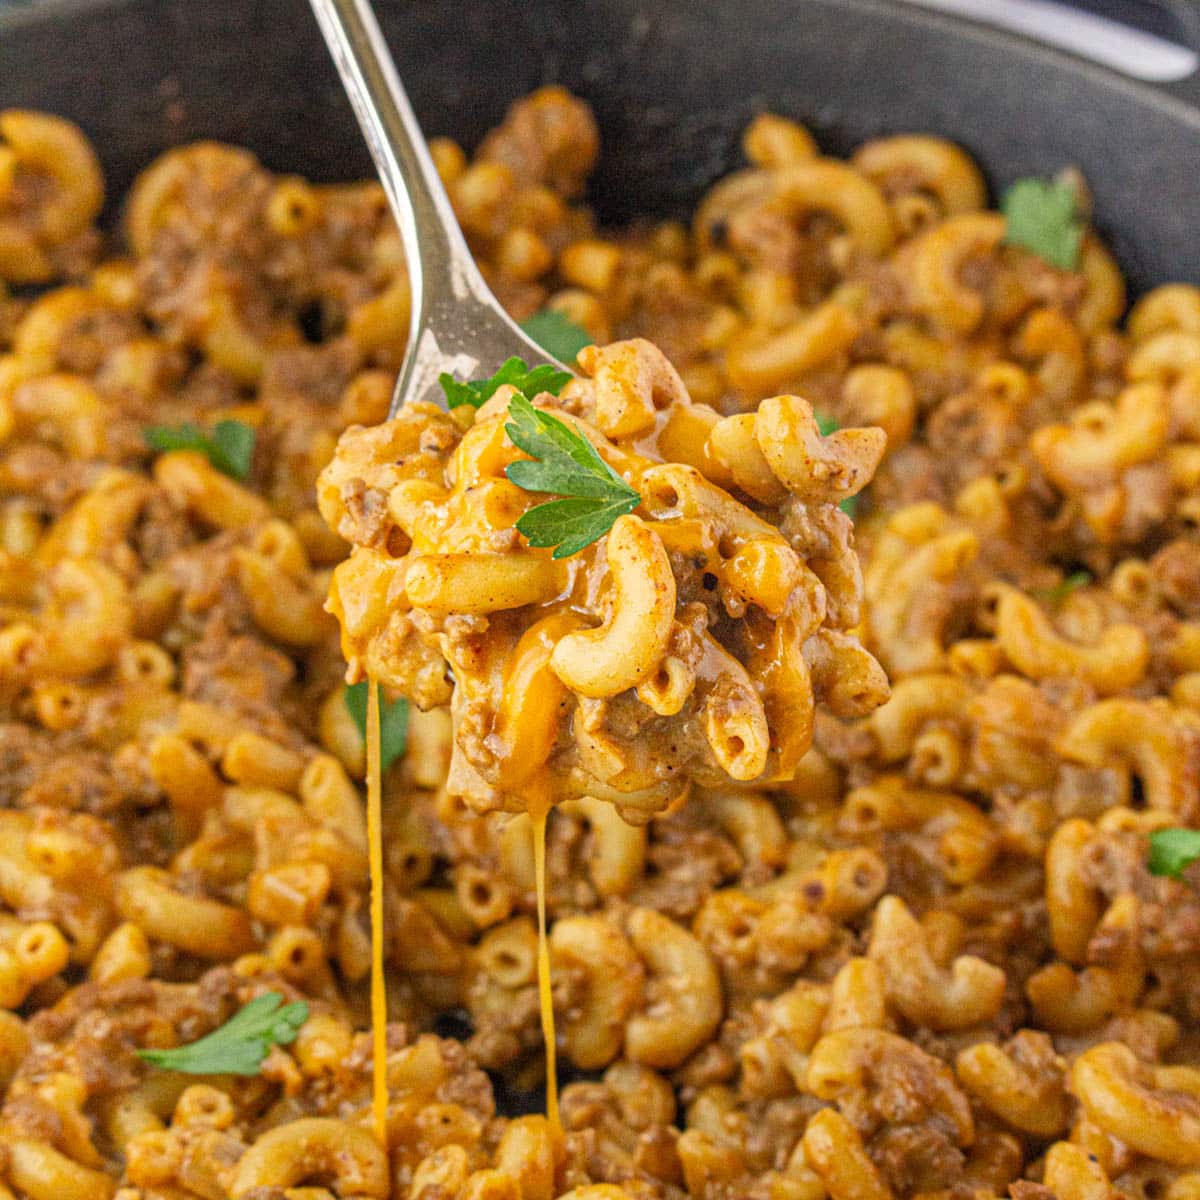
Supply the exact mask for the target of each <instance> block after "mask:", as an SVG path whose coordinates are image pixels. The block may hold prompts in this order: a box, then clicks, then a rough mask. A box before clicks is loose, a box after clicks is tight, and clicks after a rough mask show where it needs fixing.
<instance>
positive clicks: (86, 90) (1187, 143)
mask: <svg viewBox="0 0 1200 1200" xmlns="http://www.w3.org/2000/svg"><path fill="white" fill-rule="evenodd" d="M0 2H2V0H0ZM1184 2H1185V0H1175V3H1177V4H1183V3H1184ZM375 5H376V9H377V10H378V12H379V14H380V17H381V20H382V24H383V27H384V29H385V32H386V33H387V35H388V39H389V41H390V43H391V46H392V49H393V52H394V54H395V56H396V59H397V63H398V65H399V68H400V71H401V74H402V76H403V78H404V81H405V83H406V84H407V86H408V90H409V93H410V95H411V97H412V100H413V103H414V105H415V107H416V109H417V112H418V115H419V116H420V118H421V122H422V124H423V126H424V128H425V130H426V132H427V133H428V134H430V135H433V134H450V135H452V136H454V137H456V138H458V139H459V140H460V141H462V142H464V143H465V144H466V145H468V146H470V145H473V144H474V143H475V142H476V141H478V139H479V138H480V137H481V136H482V135H483V133H484V132H485V131H486V130H487V129H488V128H489V127H490V126H491V125H493V124H495V122H496V121H497V120H498V119H499V117H500V116H501V114H502V113H503V111H504V108H505V106H506V105H507V104H508V103H509V102H510V101H512V100H514V99H516V98H517V97H518V96H520V95H522V94H523V93H525V92H528V91H529V90H531V89H532V88H534V87H536V86H537V85H538V84H540V83H543V82H547V81H556V82H561V83H564V84H566V85H567V86H568V87H570V88H571V89H572V90H573V91H575V92H577V93H579V94H580V95H582V96H584V97H586V98H587V99H588V100H589V101H591V103H592V104H593V106H594V107H595V109H596V113H597V116H598V117H599V122H600V127H601V130H602V135H603V146H604V151H603V161H602V162H601V165H600V169H599V171H598V172H597V177H596V183H595V187H594V191H593V194H592V196H591V200H592V201H593V203H594V204H595V205H596V207H597V208H598V210H599V213H600V216H601V219H602V220H603V221H606V222H609V223H614V224H615V223H618V222H620V221H622V220H625V219H627V218H629V217H632V216H636V215H641V214H664V215H665V214H675V215H681V216H682V215H686V214H687V212H688V211H689V210H690V208H691V207H692V206H693V205H694V203H695V201H696V199H697V198H698V196H699V195H700V193H701V192H702V191H703V189H704V188H705V187H706V186H707V185H708V184H709V183H711V182H712V181H713V180H714V179H716V178H717V177H718V176H719V175H721V174H722V173H723V172H725V171H727V170H729V169H730V168H731V167H733V166H735V165H737V164H738V161H739V155H738V136H739V134H740V132H741V130H742V128H743V127H744V125H745V124H746V122H747V120H748V119H749V118H750V117H751V116H752V115H753V114H754V113H755V112H758V111H761V110H762V109H764V108H772V109H774V110H776V111H779V112H783V113H787V114H790V115H793V116H796V117H798V118H800V119H802V120H803V121H805V122H806V123H807V124H808V125H809V126H810V127H811V128H812V129H813V130H814V131H815V132H816V133H817V135H818V136H819V138H820V140H821V142H822V144H823V146H824V147H825V148H826V149H828V150H830V151H832V152H835V153H840V152H845V151H848V150H850V149H851V148H853V147H854V146H855V145H856V144H857V143H859V142H861V141H863V140H864V139H865V138H868V137H871V136H874V135H876V134H881V133H887V132H899V131H934V132H939V133H942V134H945V135H947V136H949V137H952V138H954V139H956V140H957V141H959V142H961V143H962V144H963V145H965V146H966V147H968V148H969V149H970V150H971V151H972V152H973V153H974V154H975V155H976V157H977V158H978V159H979V161H980V162H981V163H982V165H983V166H984V168H985V169H986V171H987V172H988V175H989V178H990V180H991V182H992V183H993V185H995V186H997V187H1000V186H1003V185H1004V184H1006V183H1008V182H1010V181H1011V180H1013V179H1015V178H1017V177H1019V176H1022V175H1029V174H1050V173H1053V172H1054V171H1057V170H1058V169H1059V168H1060V167H1062V166H1064V165H1067V164H1075V165H1077V166H1079V167H1081V168H1082V169H1083V170H1084V172H1085V173H1086V175H1087V177H1088V180H1089V182H1090V184H1091V186H1092V188H1093V190H1094V194H1095V201H1096V215H1097V222H1098V224H1099V226H1100V227H1101V229H1102V230H1103V232H1104V233H1105V234H1107V235H1108V237H1109V238H1110V239H1111V243H1112V245H1113V246H1114V248H1115V249H1116V252H1117V255H1118V257H1119V258H1120V260H1121V262H1122V263H1123V265H1124V267H1125V269H1126V271H1127V273H1128V275H1129V278H1130V281H1131V283H1132V285H1133V287H1134V289H1135V290H1141V289H1144V288H1146V287H1148V286H1151V285H1152V284H1154V283H1157V282H1162V281H1165V280H1168V279H1172V280H1178V279H1182V280H1188V281H1192V282H1197V283H1200V236H1197V235H1196V233H1195V231H1194V223H1195V216H1196V215H1200V81H1196V80H1192V81H1188V82H1187V83H1185V84H1184V85H1175V86H1174V87H1173V88H1171V89H1166V88H1158V89H1156V88H1154V87H1151V86H1150V85H1146V84H1138V83H1132V82H1129V81H1128V80H1126V79H1124V78H1122V77H1121V76H1119V75H1117V74H1115V73H1113V72H1111V71H1108V70H1106V69H1103V68H1100V67H1095V66H1091V65H1088V64H1085V63H1083V62H1081V61H1078V60H1076V59H1074V58H1072V57H1071V56H1069V55H1066V54H1062V53H1058V52H1055V51H1051V50H1047V49H1043V48H1041V47H1039V46H1037V45H1035V44H1034V43H1032V42H1027V41H1025V40H1023V39H1021V38H1017V37H1013V36H1009V35H1006V34H1001V33H997V32H993V31H991V30H987V29H984V28H981V27H977V26H973V25H971V24H968V23H965V22H962V21H957V20H953V19H949V18H946V17H942V16H937V15H931V14H929V13H926V12H922V11H920V10H917V9H913V8H910V7H908V6H906V5H904V4H902V3H897V2H895V0H375ZM1183 11H1184V12H1185V15H1190V16H1192V17H1193V18H1195V19H1193V20H1192V22H1191V24H1192V27H1193V28H1200V17H1198V16H1197V15H1196V12H1195V10H1194V9H1193V10H1190V11H1189V10H1183ZM1172 92H1174V93H1175V94H1172ZM1191 101H1194V102H1195V103H1196V104H1197V106H1198V107H1196V108H1193V107H1192V106H1191ZM11 106H22V107H32V108H41V109H46V110H48V111H51V112H57V113H60V114H62V115H63V116H67V117H70V118H72V119H73V120H75V121H77V122H79V124H81V125H82V126H83V128H84V129H85V130H86V131H87V132H88V134H89V135H90V136H91V137H92V139H93V142H94V144H95V145H96V147H97V149H98V150H99V153H100V156H101V158H102V159H103V160H104V167H105V172H106V176H107V180H108V184H109V194H110V196H113V197H120V196H121V195H122V194H123V193H124V191H125V189H126V188H127V187H128V185H129V183H130V182H131V180H132V179H133V177H134V175H135V174H136V173H137V171H138V170H140V169H141V168H142V167H143V166H145V165H146V164H147V163H148V162H149V161H150V160H151V159H152V158H153V157H154V156H155V155H156V154H158V153H159V152H160V151H162V150H163V149H165V148H167V147H168V146H171V145H174V144H177V143H179V142H185V141H190V140H193V139H196V138H204V137H207V138H217V139H220V140H223V141H229V142H234V143H237V144H239V145H243V146H248V147H250V148H251V149H252V150H254V151H255V152H256V153H257V154H258V155H259V156H260V157H261V158H262V159H263V160H264V161H265V162H266V163H267V165H268V166H270V167H273V168H276V169H278V170H284V171H295V172H299V173H302V174H305V175H310V176H313V177H315V178H318V179H328V180H335V179H347V178H356V177H363V176H366V175H368V174H369V172H370V170H371V164H370V162H369V160H368V158H367V154H366V151H365V149H364V148H363V145H362V141H361V138H360V135H359V132H358V129H357V127H356V125H355V124H354V120H353V118H352V116H351V113H350V109H349V107H348V105H347V104H346V102H345V100H344V98H343V96H342V92H341V88H340V86H339V84H338V82H337V80H336V78H335V76H334V74H333V69H332V67H331V66H330V63H329V59H328V57H327V53H326V50H325V47H324V45H323V43H322V42H321V40H320V37H319V34H318V32H317V28H316V25H315V22H314V21H313V19H312V16H311V15H310V13H309V11H308V7H307V4H306V3H305V0H51V3H49V4H48V5H46V6H45V7H42V8H38V9H34V10H32V11H20V12H8V13H7V14H4V13H0V107H11ZM446 1021H448V1022H449V1024H447V1025H446V1027H444V1028H442V1027H441V1024H445V1022H446ZM438 1031H439V1032H441V1033H443V1034H444V1035H447V1036H458V1035H461V1034H462V1033H463V1032H464V1030H462V1029H459V1028H457V1027H456V1026H455V1025H454V1018H453V1014H451V1015H450V1016H449V1017H448V1018H445V1019H444V1020H443V1022H442V1023H440V1025H439V1030H438ZM566 1081H567V1078H566V1076H565V1075H564V1079H563V1082H566ZM497 1100H498V1104H499V1106H500V1108H501V1110H502V1111H504V1112H507V1113H510V1114H514V1113H517V1112H521V1111H541V1106H542V1099H541V1096H540V1094H537V1093H530V1094H519V1095H518V1094H514V1093H511V1092H509V1091H508V1090H507V1089H505V1088H503V1087H500V1088H498V1094H497Z"/></svg>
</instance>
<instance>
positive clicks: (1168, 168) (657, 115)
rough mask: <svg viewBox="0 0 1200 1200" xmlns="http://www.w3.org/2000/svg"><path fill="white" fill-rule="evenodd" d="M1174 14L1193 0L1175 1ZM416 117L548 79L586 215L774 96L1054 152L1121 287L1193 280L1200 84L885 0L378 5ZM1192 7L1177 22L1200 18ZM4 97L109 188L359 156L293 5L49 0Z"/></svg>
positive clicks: (1049, 166)
mask: <svg viewBox="0 0 1200 1200" xmlns="http://www.w3.org/2000/svg"><path fill="white" fill-rule="evenodd" d="M1171 2H1173V3H1174V4H1175V6H1176V7H1177V9H1180V10H1181V11H1183V12H1184V13H1185V15H1186V14H1187V13H1188V11H1189V10H1188V7H1187V4H1188V0H1171ZM376 7H377V9H378V10H379V12H380V16H381V19H382V23H383V26H384V29H385V31H386V33H387V35H388V40H389V42H390V43H391V45H392V49H393V51H394V53H395V56H396V59H397V62H398V65H399V67H400V71H401V74H402V75H403V77H404V80H405V82H406V84H407V85H408V89H409V92H410V94H411V96H412V98H413V102H414V104H415V106H416V109H417V112H418V114H419V116H420V118H421V121H422V124H423V125H424V128H425V129H426V131H427V132H428V133H429V134H430V135H433V134H443V133H444V134H450V135H452V136H454V137H456V138H458V139H460V140H461V141H463V142H464V143H466V144H467V145H468V146H469V145H472V144H473V143H474V142H475V141H477V140H478V139H479V137H480V136H481V135H482V134H483V132H484V131H485V130H486V129H487V128H488V127H489V126H490V125H492V124H493V123H495V122H496V120H497V119H498V118H499V117H500V115H501V114H502V113H503V111H504V108H505V106H506V105H507V104H508V103H509V102H510V101H511V100H513V99H515V98H516V97H517V96H519V95H521V94H522V93H524V92H527V91H529V90H530V89H531V88H533V87H535V86H536V85H538V84H539V83H542V82H546V81H549V80H554V81H558V82H561V83H564V84H566V85H567V86H569V87H570V88H572V89H573V90H575V91H576V92H578V93H580V94H581V95H583V96H585V97H586V98H587V99H588V100H589V101H591V103H592V104H593V105H594V106H595V108H596V111H597V114H598V116H599V120H600V126H601V129H602V132H603V144H604V161H603V162H602V164H601V167H600V170H599V171H598V172H597V176H596V184H595V188H594V192H593V195H592V197H591V199H592V201H593V203H594V204H595V205H596V207H597V208H598V210H599V213H600V216H601V219H602V220H603V221H606V222H610V223H616V222H619V221H622V220H624V219H626V218H628V217H631V216H633V215H636V214H647V213H650V214H677V215H682V214H684V213H686V212H687V210H688V209H689V207H690V206H691V205H692V204H694V202H695V200H696V198H697V196H698V195H699V194H700V192H701V191H702V190H703V188H704V187H705V186H706V185H707V184H708V183H710V182H711V181H712V180H713V179H715V178H716V177H717V176H718V175H720V174H721V173H722V172H723V171H725V170H728V169H729V168H730V167H732V166H734V165H736V163H737V161H738V153H737V137H738V133H739V131H740V130H741V128H742V127H743V125H744V124H745V122H746V121H747V119H748V118H749V117H750V116H751V115H753V114H754V113H755V112H756V111H759V110H761V109H763V108H767V107H770V108H773V109H775V110H777V111H780V112H784V113H787V114H790V115H793V116H796V117H798V118H800V119H802V120H804V121H805V122H806V123H807V124H809V125H810V126H811V127H812V128H813V129H814V131H815V132H816V133H817V134H818V136H819V138H820V139H821V141H822V144H823V145H824V146H825V147H826V148H827V149H828V150H830V151H832V152H844V151H847V150H849V149H850V148H851V147H853V146H854V145H855V144H856V143H858V142H860V141H862V140H863V139H864V138H867V137H870V136H873V135H875V134H880V133H886V132H896V131H914V130H921V131H925V130H929V131H935V132H939V133H942V134H945V135H948V136H950V137H952V138H954V139H956V140H957V141H959V142H961V143H962V144H964V145H965V146H966V147H967V148H968V149H970V150H971V151H972V152H973V153H974V154H975V155H976V157H977V158H978V159H979V161H980V162H981V163H982V164H983V166H984V168H985V169H986V171H987V172H988V175H989V179H990V181H991V182H992V184H993V185H995V186H997V187H999V186H1003V185H1004V184H1006V183H1008V182H1010V181H1011V180H1013V179H1014V178H1017V177H1019V176H1022V175H1029V174H1050V173H1053V172H1054V171H1057V170H1058V169H1059V168H1060V167H1063V166H1065V165H1067V164H1075V165H1077V166H1079V167H1081V168H1082V169H1083V171H1084V172H1085V174H1086V175H1087V178H1088V181H1089V183H1090V184H1091V186H1092V188H1093V189H1094V193H1095V201H1096V219H1097V223H1098V225H1099V227H1100V228H1101V230H1102V231H1103V232H1104V233H1105V234H1106V235H1107V236H1108V237H1109V238H1110V240H1111V244H1112V245H1113V246H1114V248H1115V250H1116V252H1117V255H1118V258H1119V259H1120V260H1121V262H1122V264H1123V266H1124V268H1125V270H1126V272H1127V273H1128V276H1129V278H1130V281H1131V283H1132V285H1133V288H1134V289H1135V291H1136V290H1141V289H1144V288H1146V287H1148V286H1150V285H1152V284H1154V283H1158V282H1163V281H1165V280H1168V279H1172V280H1176V279H1179V280H1187V281H1191V282H1197V283H1200V237H1198V236H1197V234H1196V228H1195V222H1196V216H1197V215H1198V214H1200V108H1198V107H1193V106H1192V102H1195V103H1196V104H1198V105H1200V82H1198V81H1197V80H1196V79H1195V77H1193V79H1192V80H1189V81H1186V82H1185V83H1183V84H1176V85H1170V86H1168V87H1155V86H1152V85H1149V84H1142V83H1135V82H1131V81H1129V80H1127V79H1125V78H1123V77H1122V76H1120V75H1117V74H1116V73H1114V72H1112V71H1109V70H1107V69H1105V68H1102V67H1097V66H1093V65H1091V64H1088V63H1084V62H1082V61H1080V60H1077V59H1075V58H1073V57H1072V56H1070V55H1068V54H1064V53H1060V52H1057V51H1053V50H1049V49H1045V48H1043V47H1040V46H1038V45H1036V44H1034V43H1032V42H1030V41H1026V40H1024V39H1022V38H1019V37H1015V36H1011V35H1008V34H1003V33H999V32H995V31H993V30H990V29H986V28H983V27H980V26H976V25H972V24H969V23H967V22H964V21H959V20H955V19H953V18H947V17H944V16H940V15H936V14H931V13H928V12H925V11H922V10H919V9H915V8H912V7H910V6H908V5H905V4H902V3H897V2H895V0H376ZM1190 11H1191V14H1192V27H1193V28H1196V27H1198V26H1200V19H1198V18H1197V17H1196V15H1195V8H1194V6H1193V8H1192V9H1191V10H1190ZM0 105H2V106H15V105H19V106H26V107H36V108H43V109H47V110H50V111H53V112H58V113H61V114H63V115H64V116H68V117H71V118H73V119H74V120H76V121H78V122H79V123H80V124H81V125H82V126H83V127H84V128H85V129H86V130H87V132H88V133H89V134H90V135H91V137H92V138H93V140H94V142H95V144H96V146H97V147H98V149H99V152H100V155H101V157H102V158H103V159H104V165H105V170H106V173H107V178H108V181H109V191H110V195H112V196H120V195H121V194H122V193H123V192H124V190H125V188H126V187H127V186H128V184H129V182H130V180H131V179H132V178H133V176H134V174H135V173H136V172H137V170H138V169H139V168H140V167H142V166H144V165H145V164H146V163H147V162H148V161H149V160H150V159H151V158H153V157H154V156H155V155H156V154H157V153H159V151H161V150H163V149H164V148H165V147H167V146H169V145H172V144H175V143H177V142H181V141H187V140H191V139H194V138H200V137H211V138H218V139H221V140H225V141H230V142H236V143H239V144H241V145H244V146H248V147H250V148H251V149H252V150H254V151H256V152H257V153H258V154H259V155H260V156H261V157H262V159H263V160H264V161H265V162H266V163H267V164H268V165H269V166H271V167H274V168H277V169H281V170H290V171H298V172H301V173H303V174H307V175H311V176H314V177H316V178H319V179H345V178H349V177H357V176H364V175H366V174H367V173H368V172H369V170H370V163H369V161H368V159H367V156H366V153H365V151H364V149H363V147H362V144H361V140H360V137H359V134H358V130H357V129H356V128H355V125H354V122H353V120H352V118H351V115H350V110H349V108H348V106H347V104H346V102H345V100H344V99H343V97H342V94H341V91H340V88H339V86H338V84H337V81H336V79H335V77H334V74H333V70H332V68H331V66H330V63H329V61H328V58H327V55H326V51H325V48H324V46H323V45H322V43H321V40H320V37H319V35H318V33H317V29H316V25H315V23H314V21H313V19H312V17H311V15H310V13H309V11H308V8H307V5H306V4H305V3H304V0H50V3H49V4H47V5H46V6H45V7H42V8H38V9H34V10H31V11H22V12H16V13H14V12H9V13H8V14H7V15H2V14H0Z"/></svg>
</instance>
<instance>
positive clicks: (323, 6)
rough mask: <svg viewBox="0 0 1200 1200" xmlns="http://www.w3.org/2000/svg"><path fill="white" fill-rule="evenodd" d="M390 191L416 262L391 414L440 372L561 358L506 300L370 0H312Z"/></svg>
mask: <svg viewBox="0 0 1200 1200" xmlns="http://www.w3.org/2000/svg"><path fill="white" fill-rule="evenodd" d="M309 3H310V4H311V6H312V10H313V13H314V14H315V15H316V18H317V23H318V24H319V25H320V27H321V33H322V35H323V36H324V38H325V44H326V45H327V46H328V47H329V52H330V54H331V55H332V56H333V61H334V64H335V66H336V67H337V71H338V75H339V76H341V80H342V84H343V86H344V87H345V89H346V95H347V96H348V97H349V98H350V103H351V105H352V107H353V108H354V114H355V116H356V117H357V118H358V124H359V127H360V128H361V129H362V132H363V136H364V138H365V139H366V142H367V146H368V148H369V149H370V151H371V157H372V158H373V159H374V160H375V167H376V169H377V170H378V172H379V180H380V182H381V183H382V184H383V189H384V191H385V192H386V193H387V198H388V202H389V203H390V204H391V206H392V212H393V213H394V214H395V217H396V222H397V224H398V225H399V227H400V237H401V239H402V240H403V243H404V256H405V259H406V260H407V263H408V276H409V285H410V287H411V290H412V321H411V325H410V330H409V342H408V355H407V357H406V358H405V360H404V366H403V367H402V368H401V371H400V374H399V377H398V378H397V380H396V388H395V391H393V393H392V404H391V408H390V409H389V410H388V415H389V416H393V417H394V416H395V415H396V414H397V413H398V412H399V411H400V409H401V408H402V407H403V406H404V405H405V404H407V403H408V402H409V401H410V400H418V399H434V398H437V395H439V394H437V393H436V385H437V379H438V375H439V374H441V372H443V371H449V372H451V373H452V374H454V375H455V376H457V377H459V378H467V379H471V378H480V377H486V376H488V375H492V374H494V372H495V371H496V369H497V368H498V367H500V365H501V364H502V363H503V362H504V361H505V359H508V358H511V357H512V356H513V355H516V356H518V357H520V358H522V359H524V360H525V361H526V362H527V363H529V364H530V365H531V366H533V365H535V364H538V363H551V364H553V365H554V366H557V367H562V364H561V363H559V362H558V361H557V360H556V359H554V358H553V357H551V356H550V355H548V354H547V353H546V352H545V351H544V350H543V349H542V348H541V347H540V346H539V345H538V344H537V343H536V342H534V341H532V340H531V339H530V338H529V337H528V335H526V334H525V333H524V332H523V331H522V330H521V328H520V327H519V326H518V325H517V324H516V322H515V321H513V320H512V318H511V317H509V315H508V314H507V313H506V312H505V311H504V309H503V308H502V307H501V306H500V302H499V301H498V300H497V299H496V297H495V296H494V295H493V294H492V291H491V288H489V287H488V285H487V283H486V282H485V281H484V278H483V276H482V275H481V274H480V273H479V268H478V267H477V266H476V265H475V260H474V259H473V258H472V256H471V251H470V250H469V249H468V247H467V243H466V239H465V238H464V237H463V235H462V231H461V230H460V229H459V227H458V221H457V219H456V218H455V216H454V209H453V208H452V207H451V206H450V198H449V197H448V196H447V195H446V189H445V188H444V187H443V186H442V181H441V179H440V178H439V177H438V173H437V169H436V168H435V167H434V165H433V159H432V158H431V157H430V154H429V150H428V147H427V146H426V144H425V138H424V136H423V135H422V133H421V127H420V125H419V124H418V122H417V118H416V114H415V113H414V112H413V109H412V105H411V104H410V103H409V99H408V96H407V94H406V93H405V91H404V86H403V84H401V82H400V76H399V74H398V72H397V71H396V64H395V63H394V62H393V60H392V56H391V52H390V51H389V50H388V48H387V43H386V42H385V41H384V40H383V33H382V32H381V31H380V28H379V22H378V21H377V20H376V19H375V14H374V12H373V11H372V9H371V5H370V3H369V0H309Z"/></svg>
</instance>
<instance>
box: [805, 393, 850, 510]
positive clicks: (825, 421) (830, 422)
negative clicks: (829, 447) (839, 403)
mask: <svg viewBox="0 0 1200 1200" xmlns="http://www.w3.org/2000/svg"><path fill="white" fill-rule="evenodd" d="M813 416H814V417H816V419H817V431H818V432H819V433H820V435H821V436H822V437H828V436H829V435H830V434H831V433H837V431H838V430H839V429H841V426H840V425H839V424H838V423H837V422H836V421H835V420H834V419H833V418H832V417H831V416H828V415H827V414H826V413H820V412H814V413H813ZM838 508H840V509H841V510H842V512H844V513H845V514H846V516H848V517H849V518H850V519H851V520H853V519H854V514H855V513H856V512H858V497H857V496H847V497H846V498H845V500H843V501H841V503H839V504H838Z"/></svg>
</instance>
